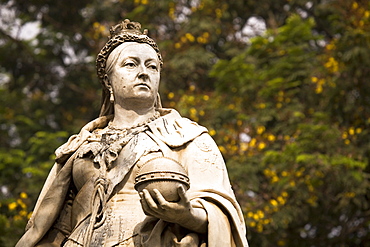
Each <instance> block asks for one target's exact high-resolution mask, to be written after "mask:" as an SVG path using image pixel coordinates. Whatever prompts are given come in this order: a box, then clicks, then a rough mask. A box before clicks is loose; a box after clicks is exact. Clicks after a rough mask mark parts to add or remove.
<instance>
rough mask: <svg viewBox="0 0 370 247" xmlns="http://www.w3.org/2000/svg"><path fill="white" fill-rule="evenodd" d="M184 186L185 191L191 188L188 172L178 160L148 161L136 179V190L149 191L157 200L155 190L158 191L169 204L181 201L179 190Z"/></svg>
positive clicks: (159, 158)
mask: <svg viewBox="0 0 370 247" xmlns="http://www.w3.org/2000/svg"><path fill="white" fill-rule="evenodd" d="M180 185H182V186H183V187H184V189H185V190H188V189H189V187H190V182H189V178H188V174H187V171H186V170H185V168H184V167H183V166H182V165H181V164H180V163H179V162H177V161H176V160H173V159H170V158H167V157H158V158H154V159H151V160H149V161H147V162H146V163H145V164H144V165H143V166H142V167H141V168H140V169H139V171H138V173H137V175H136V177H135V189H136V190H137V191H138V192H141V191H142V190H143V189H146V190H148V192H149V193H150V195H151V196H152V197H153V199H155V193H154V191H153V190H154V189H157V190H158V191H159V192H160V193H161V194H162V196H163V197H164V198H165V199H166V200H167V201H169V202H177V201H179V200H180V197H179V194H178V192H177V188H178V187H179V186H180Z"/></svg>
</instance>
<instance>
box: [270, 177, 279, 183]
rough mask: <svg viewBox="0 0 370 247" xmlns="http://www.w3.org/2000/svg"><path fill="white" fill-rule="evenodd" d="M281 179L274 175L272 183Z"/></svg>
mask: <svg viewBox="0 0 370 247" xmlns="http://www.w3.org/2000/svg"><path fill="white" fill-rule="evenodd" d="M278 181H279V177H278V176H273V177H272V178H271V183H276V182H278Z"/></svg>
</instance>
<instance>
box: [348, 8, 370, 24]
mask: <svg viewBox="0 0 370 247" xmlns="http://www.w3.org/2000/svg"><path fill="white" fill-rule="evenodd" d="M365 2H366V1H365ZM359 3H360V4H359ZM350 11H351V16H352V18H351V21H352V22H351V23H352V25H353V26H354V27H357V28H365V27H367V28H368V25H369V22H370V19H369V17H370V11H369V9H368V7H367V6H366V4H362V3H361V2H357V1H354V2H353V3H352V6H351V10H350Z"/></svg>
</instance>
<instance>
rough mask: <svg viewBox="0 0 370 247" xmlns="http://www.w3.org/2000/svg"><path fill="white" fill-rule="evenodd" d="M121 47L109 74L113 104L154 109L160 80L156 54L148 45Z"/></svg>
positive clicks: (134, 44)
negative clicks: (143, 104) (144, 105)
mask: <svg viewBox="0 0 370 247" xmlns="http://www.w3.org/2000/svg"><path fill="white" fill-rule="evenodd" d="M121 46H123V47H121V48H122V49H121V51H120V52H119V57H118V59H117V60H116V62H115V64H113V67H112V71H111V72H110V73H109V81H110V84H111V86H112V88H113V93H114V100H115V103H117V104H121V103H122V104H127V103H135V102H138V101H139V102H138V103H143V102H145V103H146V104H147V105H149V106H154V102H155V99H156V97H157V93H158V87H159V80H160V62H159V59H158V56H157V53H156V52H155V50H154V49H153V48H152V47H151V46H149V45H147V44H141V43H126V44H122V45H121ZM116 49H117V48H116ZM113 52H114V51H113ZM113 52H112V54H113ZM112 54H111V55H112Z"/></svg>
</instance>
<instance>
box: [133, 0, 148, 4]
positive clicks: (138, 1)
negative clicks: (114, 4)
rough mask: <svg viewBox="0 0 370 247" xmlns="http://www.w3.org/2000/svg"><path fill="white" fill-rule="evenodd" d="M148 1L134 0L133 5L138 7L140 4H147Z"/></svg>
mask: <svg viewBox="0 0 370 247" xmlns="http://www.w3.org/2000/svg"><path fill="white" fill-rule="evenodd" d="M148 2H149V1H148V0H135V1H134V3H135V4H136V5H140V4H142V5H147V4H148Z"/></svg>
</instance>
